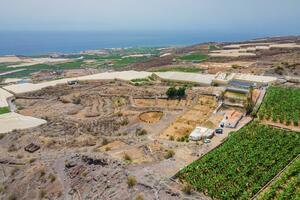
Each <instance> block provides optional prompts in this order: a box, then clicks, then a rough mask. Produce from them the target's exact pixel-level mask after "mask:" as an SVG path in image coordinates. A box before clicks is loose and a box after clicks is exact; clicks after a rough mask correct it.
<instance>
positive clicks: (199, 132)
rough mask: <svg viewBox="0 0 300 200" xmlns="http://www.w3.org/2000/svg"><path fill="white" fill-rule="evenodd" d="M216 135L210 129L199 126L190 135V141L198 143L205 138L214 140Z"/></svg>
mask: <svg viewBox="0 0 300 200" xmlns="http://www.w3.org/2000/svg"><path fill="white" fill-rule="evenodd" d="M213 135H214V130H211V129H209V128H205V127H201V126H197V127H196V128H195V129H194V130H193V131H192V132H191V134H190V136H189V140H192V141H198V140H201V139H203V138H212V137H213Z"/></svg>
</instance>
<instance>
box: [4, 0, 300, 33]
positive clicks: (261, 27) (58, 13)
mask: <svg viewBox="0 0 300 200" xmlns="http://www.w3.org/2000/svg"><path fill="white" fill-rule="evenodd" d="M299 19H300V1H299V0H0V30H135V31H136V30H196V31H199V30H200V31H204V30H205V31H219V32H238V31H240V32H248V31H249V32H253V31H257V32H262V33H264V32H265V33H275V34H276V33H278V34H281V33H282V34H300V22H299Z"/></svg>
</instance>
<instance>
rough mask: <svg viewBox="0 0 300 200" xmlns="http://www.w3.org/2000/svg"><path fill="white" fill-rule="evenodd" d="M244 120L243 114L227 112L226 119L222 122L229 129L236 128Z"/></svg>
mask: <svg viewBox="0 0 300 200" xmlns="http://www.w3.org/2000/svg"><path fill="white" fill-rule="evenodd" d="M242 118H243V113H241V112H239V111H236V110H228V111H226V112H225V115H224V119H223V120H222V122H223V123H224V124H225V127H227V128H235V127H236V126H237V125H238V123H239V121H240V120H241V119H242ZM222 122H221V123H222Z"/></svg>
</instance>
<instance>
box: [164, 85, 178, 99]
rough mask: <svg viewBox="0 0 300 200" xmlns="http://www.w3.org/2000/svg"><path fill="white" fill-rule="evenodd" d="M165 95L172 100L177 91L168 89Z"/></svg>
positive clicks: (171, 88) (172, 88)
mask: <svg viewBox="0 0 300 200" xmlns="http://www.w3.org/2000/svg"><path fill="white" fill-rule="evenodd" d="M166 95H167V96H168V98H174V97H176V96H177V90H176V88H175V87H170V88H169V89H168V90H167V92H166Z"/></svg>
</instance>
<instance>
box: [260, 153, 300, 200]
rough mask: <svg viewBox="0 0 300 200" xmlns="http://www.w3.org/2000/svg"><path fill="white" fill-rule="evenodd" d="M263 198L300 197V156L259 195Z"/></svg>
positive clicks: (267, 199)
mask: <svg viewBox="0 0 300 200" xmlns="http://www.w3.org/2000/svg"><path fill="white" fill-rule="evenodd" d="M258 199H261V200H271V199H291V200H293V199H295V200H296V199H300V157H298V158H297V159H296V160H295V161H294V162H293V163H292V164H291V165H290V166H288V167H287V168H286V169H285V170H284V172H283V173H282V174H281V175H280V176H279V177H278V178H277V179H275V180H274V181H273V182H272V183H271V185H269V186H268V187H267V189H266V190H265V191H264V192H263V193H261V195H259V196H258Z"/></svg>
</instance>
